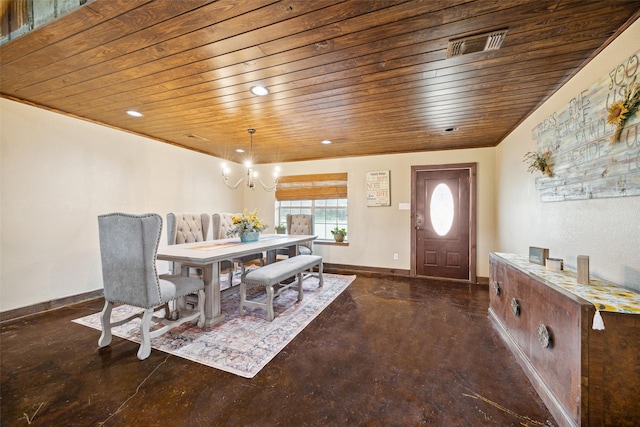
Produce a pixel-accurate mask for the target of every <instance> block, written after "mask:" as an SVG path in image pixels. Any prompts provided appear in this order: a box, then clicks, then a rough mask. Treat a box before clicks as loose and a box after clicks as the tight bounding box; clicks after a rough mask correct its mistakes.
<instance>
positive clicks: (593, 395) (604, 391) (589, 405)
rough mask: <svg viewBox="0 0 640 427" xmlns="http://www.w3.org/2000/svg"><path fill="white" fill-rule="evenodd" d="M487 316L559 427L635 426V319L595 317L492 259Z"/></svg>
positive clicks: (638, 419)
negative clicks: (600, 323)
mask: <svg viewBox="0 0 640 427" xmlns="http://www.w3.org/2000/svg"><path fill="white" fill-rule="evenodd" d="M490 263H491V267H490V268H491V269H490V275H491V277H490V281H489V286H490V288H489V292H490V305H489V317H490V319H491V321H492V322H493V324H494V326H495V328H496V329H497V330H498V332H499V333H500V335H501V336H502V338H503V340H504V341H505V342H506V344H507V345H508V346H509V348H510V349H511V351H512V352H513V354H514V355H515V357H516V359H517V360H518V362H519V363H520V365H521V366H522V368H523V369H524V371H525V373H526V374H527V377H528V378H529V380H530V381H531V383H532V385H533V386H534V388H535V389H536V391H537V392H538V394H539V395H540V397H541V398H542V400H543V401H544V403H545V404H546V406H547V408H548V409H549V411H550V412H551V413H552V415H553V416H554V418H555V420H556V422H557V423H558V424H559V425H561V426H578V425H582V426H638V425H640V315H637V314H626V313H613V312H601V316H602V318H603V320H604V324H605V327H606V329H605V330H593V329H592V325H593V323H592V322H593V317H594V314H595V307H594V305H593V304H592V303H591V302H589V301H586V300H584V299H582V298H580V297H578V296H576V295H574V294H572V293H571V292H569V291H567V290H565V289H563V288H562V287H560V286H556V285H555V284H554V283H553V282H552V281H550V280H548V279H544V278H542V277H539V276H537V275H536V274H535V273H533V272H532V271H530V270H528V269H527V268H526V267H523V266H522V264H521V263H519V264H518V265H516V264H513V263H511V262H510V261H509V260H507V259H505V258H503V257H501V256H500V255H499V254H491V257H490Z"/></svg>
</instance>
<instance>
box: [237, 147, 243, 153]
mask: <svg viewBox="0 0 640 427" xmlns="http://www.w3.org/2000/svg"><path fill="white" fill-rule="evenodd" d="M236 153H244V150H243V149H242V148H236Z"/></svg>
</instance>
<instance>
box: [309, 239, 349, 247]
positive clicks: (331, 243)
mask: <svg viewBox="0 0 640 427" xmlns="http://www.w3.org/2000/svg"><path fill="white" fill-rule="evenodd" d="M313 244H314V245H327V246H349V242H336V241H335V240H325V239H322V240H320V239H316V240H314V241H313Z"/></svg>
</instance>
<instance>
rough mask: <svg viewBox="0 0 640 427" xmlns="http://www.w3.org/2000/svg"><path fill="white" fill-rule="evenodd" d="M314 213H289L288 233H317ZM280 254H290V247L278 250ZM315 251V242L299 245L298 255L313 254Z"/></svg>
mask: <svg viewBox="0 0 640 427" xmlns="http://www.w3.org/2000/svg"><path fill="white" fill-rule="evenodd" d="M314 230H315V228H314V224H313V215H309V214H287V234H315V231H314ZM276 253H277V254H278V255H287V256H288V255H289V249H287V248H283V249H278V250H277V251H276ZM312 253H313V242H312V241H311V242H308V243H302V244H301V245H298V254H297V255H311V254H312Z"/></svg>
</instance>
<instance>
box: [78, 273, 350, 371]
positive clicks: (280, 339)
mask: <svg viewBox="0 0 640 427" xmlns="http://www.w3.org/2000/svg"><path fill="white" fill-rule="evenodd" d="M323 278H324V286H323V287H322V288H319V287H318V279H317V277H314V276H312V277H308V278H306V279H305V280H304V281H303V291H304V297H303V299H302V301H300V302H298V301H297V296H298V291H297V290H293V289H289V290H286V291H284V292H283V293H282V294H281V295H280V296H279V297H278V298H276V299H275V301H274V313H275V319H274V320H273V322H268V321H266V319H265V316H266V311H265V310H262V309H258V308H252V307H248V308H246V310H245V311H246V314H245V315H244V316H242V315H240V310H239V308H240V295H239V292H238V291H235V290H230V291H227V293H226V295H224V294H223V295H224V296H223V298H222V302H221V308H222V313H223V314H224V315H225V320H224V321H223V322H221V323H219V324H217V325H214V326H211V327H205V328H203V329H200V328H198V327H197V326H195V324H192V323H187V324H184V325H182V326H180V327H178V328H176V329H173V330H171V331H170V332H168V333H166V334H164V335H161V336H159V337H157V338H154V339H152V340H151V346H152V347H153V350H154V351H156V350H160V351H163V352H166V353H169V354H172V355H174V356H178V357H183V358H185V359H188V360H192V361H194V362H198V363H202V364H203V365H207V366H211V367H213V368H217V369H221V370H223V371H226V372H230V373H233V374H236V375H239V376H242V377H245V378H253V377H254V376H255V375H256V374H257V373H258V372H260V370H261V369H262V368H263V367H264V366H266V365H267V363H269V361H271V359H273V358H274V357H275V356H276V355H277V354H278V353H279V352H280V350H282V349H283V348H284V347H285V346H286V345H287V344H288V343H289V342H291V340H293V338H294V337H295V336H296V335H297V334H298V333H299V332H300V331H302V330H303V329H304V328H305V327H306V326H307V325H308V324H309V323H310V322H311V321H312V320H313V319H315V318H316V316H318V314H320V313H321V312H322V310H324V309H325V308H326V307H327V306H328V305H329V304H331V302H332V301H333V300H334V299H335V298H336V297H337V296H338V295H340V294H341V293H342V291H344V290H345V289H346V288H347V286H349V284H351V282H353V281H354V280H355V278H356V276H355V275H354V276H343V275H337V274H326V273H325V274H324V275H323ZM256 291H257V290H255V291H254V292H256ZM249 297H250V296H249ZM136 311H141V310H140V309H139V308H136V307H132V306H128V305H120V306H118V307H115V308H114V309H113V312H112V316H111V318H112V320H113V321H115V320H116V319H122V318H126V317H127V316H129V315H130V314H132V313H135V312H136ZM158 314H161V313H160V312H158ZM73 322H75V323H78V324H81V325H85V326H89V327H91V328H94V329H97V330H101V326H100V313H95V314H91V315H89V316H86V317H82V318H80V319H75V320H73ZM139 325H140V319H134V320H132V321H131V322H129V323H126V324H124V325H121V326H118V327H115V328H112V334H113V335H115V336H118V337H120V338H125V339H128V340H131V341H134V342H137V343H139V342H140V339H139Z"/></svg>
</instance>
